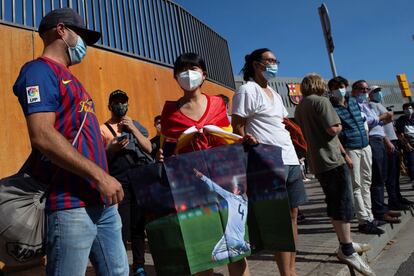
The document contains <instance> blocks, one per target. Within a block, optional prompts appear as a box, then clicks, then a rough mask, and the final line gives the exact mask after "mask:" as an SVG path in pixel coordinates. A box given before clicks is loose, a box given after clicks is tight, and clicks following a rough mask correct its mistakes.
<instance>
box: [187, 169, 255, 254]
mask: <svg viewBox="0 0 414 276" xmlns="http://www.w3.org/2000/svg"><path fill="white" fill-rule="evenodd" d="M193 170H194V173H195V175H196V176H197V177H198V178H199V179H200V180H201V181H203V182H204V183H205V184H207V186H208V187H209V189H210V191H214V192H216V193H218V194H219V195H220V196H221V197H223V198H224V199H225V200H226V201H227V206H228V217H227V225H226V230H225V231H224V235H223V237H222V238H221V239H220V240H219V241H218V242H217V244H216V245H215V246H214V249H213V251H212V252H211V258H212V259H213V260H214V261H220V260H223V259H226V258H229V257H237V256H239V255H242V254H244V253H247V252H249V251H250V245H249V243H248V242H247V241H245V240H244V236H245V232H246V228H245V226H246V220H247V203H248V201H247V196H246V195H245V194H242V191H241V190H240V188H239V186H238V181H237V177H236V176H233V181H232V184H233V185H232V192H229V191H227V190H225V189H223V188H222V187H221V186H219V185H218V184H216V183H215V182H214V181H212V180H211V179H210V178H208V177H207V176H205V175H204V174H202V173H201V172H200V171H198V170H197V169H195V168H194V169H193Z"/></svg>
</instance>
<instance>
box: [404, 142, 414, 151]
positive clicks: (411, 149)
mask: <svg viewBox="0 0 414 276" xmlns="http://www.w3.org/2000/svg"><path fill="white" fill-rule="evenodd" d="M405 149H406V150H407V151H408V152H410V151H413V150H414V149H413V147H412V146H411V145H410V144H409V143H407V144H406V145H405Z"/></svg>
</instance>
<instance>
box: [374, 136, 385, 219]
mask: <svg viewBox="0 0 414 276" xmlns="http://www.w3.org/2000/svg"><path fill="white" fill-rule="evenodd" d="M369 144H370V146H371V150H372V184H371V203H372V213H373V215H374V217H375V218H377V219H382V218H383V216H384V214H385V213H386V212H388V211H389V209H388V206H387V205H386V204H385V202H384V184H385V180H386V179H387V152H386V150H385V145H384V139H383V138H382V137H378V136H370V137H369Z"/></svg>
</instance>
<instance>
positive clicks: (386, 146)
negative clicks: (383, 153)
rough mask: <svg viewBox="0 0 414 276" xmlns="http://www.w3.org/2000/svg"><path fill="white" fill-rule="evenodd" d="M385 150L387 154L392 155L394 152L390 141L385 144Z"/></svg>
mask: <svg viewBox="0 0 414 276" xmlns="http://www.w3.org/2000/svg"><path fill="white" fill-rule="evenodd" d="M385 148H386V150H387V152H388V153H393V152H394V151H395V146H394V145H393V143H391V142H390V141H388V142H386V143H385Z"/></svg>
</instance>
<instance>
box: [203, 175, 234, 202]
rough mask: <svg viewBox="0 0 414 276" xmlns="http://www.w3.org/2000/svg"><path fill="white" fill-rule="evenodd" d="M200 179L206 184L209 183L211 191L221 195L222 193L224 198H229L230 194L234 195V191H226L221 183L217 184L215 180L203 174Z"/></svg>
mask: <svg viewBox="0 0 414 276" xmlns="http://www.w3.org/2000/svg"><path fill="white" fill-rule="evenodd" d="M200 179H201V180H202V181H203V182H204V183H205V184H207V186H208V188H209V189H210V191H213V192H216V193H218V194H219V195H221V196H222V197H224V198H227V197H229V196H230V195H232V193H230V192H229V191H226V190H225V189H223V188H222V187H220V185H217V184H216V183H214V181H212V180H211V179H210V178H208V177H207V176H205V175H203V176H202V177H201V178H200Z"/></svg>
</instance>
